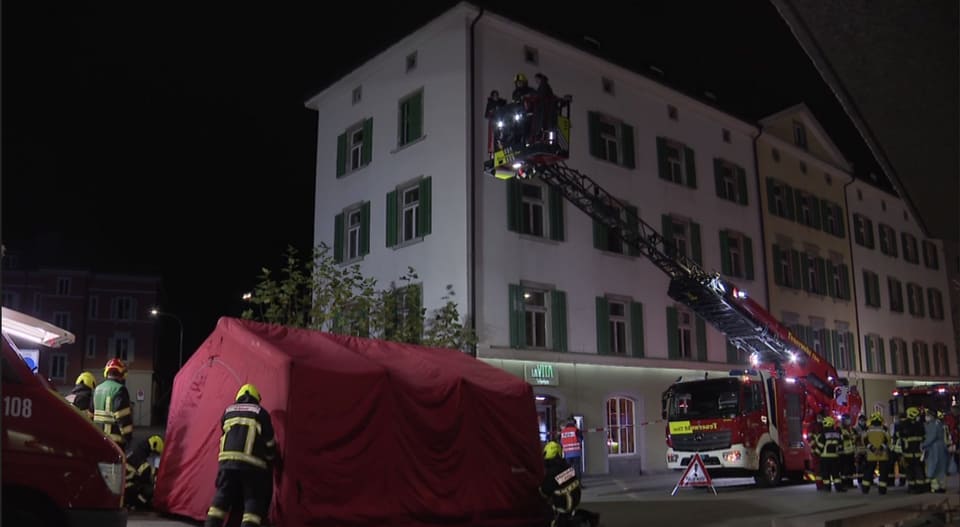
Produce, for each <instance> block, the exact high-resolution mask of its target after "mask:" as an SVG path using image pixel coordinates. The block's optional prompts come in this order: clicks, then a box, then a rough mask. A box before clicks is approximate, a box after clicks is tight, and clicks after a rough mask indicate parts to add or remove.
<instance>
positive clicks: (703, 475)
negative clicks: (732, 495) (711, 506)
mask: <svg viewBox="0 0 960 527" xmlns="http://www.w3.org/2000/svg"><path fill="white" fill-rule="evenodd" d="M680 487H710V488H711V489H712V490H713V493H714V494H716V493H717V489H715V488H714V487H713V480H712V479H710V473H709V472H707V466H706V465H705V464H704V463H703V459H702V458H701V457H700V454H699V453H697V454H694V456H693V459H691V460H690V463H688V464H687V468H686V470H684V471H683V475H682V476H680V481H679V482H678V483H677V486H676V487H674V488H673V492H672V493H671V494H670V495H671V496H673V495H676V493H677V489H679V488H680Z"/></svg>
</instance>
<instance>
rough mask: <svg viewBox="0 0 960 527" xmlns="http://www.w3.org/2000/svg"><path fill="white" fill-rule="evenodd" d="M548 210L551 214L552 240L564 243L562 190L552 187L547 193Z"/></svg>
mask: <svg viewBox="0 0 960 527" xmlns="http://www.w3.org/2000/svg"><path fill="white" fill-rule="evenodd" d="M547 208H549V209H550V210H549V213H550V239H551V240H555V241H559V242H562V241H563V195H562V194H561V193H560V189H559V188H556V187H550V190H548V191H547Z"/></svg>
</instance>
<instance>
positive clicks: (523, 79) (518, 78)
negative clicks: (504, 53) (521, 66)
mask: <svg viewBox="0 0 960 527" xmlns="http://www.w3.org/2000/svg"><path fill="white" fill-rule="evenodd" d="M513 82H514V84H516V83H518V82H527V76H526V75H524V74H523V73H517V74H516V76H514V77H513Z"/></svg>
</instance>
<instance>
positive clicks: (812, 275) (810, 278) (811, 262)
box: [803, 253, 823, 294]
mask: <svg viewBox="0 0 960 527" xmlns="http://www.w3.org/2000/svg"><path fill="white" fill-rule="evenodd" d="M803 258H804V260H803V263H804V267H806V275H805V276H804V278H805V279H806V280H807V283H806V284H805V285H806V287H805V289H806V290H807V291H809V292H811V293H820V294H822V293H823V291H820V274H819V273H817V271H818V269H817V262H818V261H819V260H820V259H819V258H817V257H816V256H815V255H813V254H809V253H807V254H804V255H803Z"/></svg>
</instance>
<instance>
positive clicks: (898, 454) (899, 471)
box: [890, 412, 907, 487]
mask: <svg viewBox="0 0 960 527" xmlns="http://www.w3.org/2000/svg"><path fill="white" fill-rule="evenodd" d="M906 420H907V414H906V413H904V412H900V413H899V414H897V415H896V416H894V418H893V434H892V435H891V436H890V439H891V440H892V441H893V451H892V452H890V464H891V465H893V470H892V471H891V472H890V478H891V480H890V482H891V483H893V479H894V478H895V479H896V480H897V481H896V484H897V486H898V487H902V486H904V485H906V484H907V475H906V474H907V469H906V468H904V466H903V437H902V436H901V434H900V432H901V431H902V430H903V423H905V422H906Z"/></svg>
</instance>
